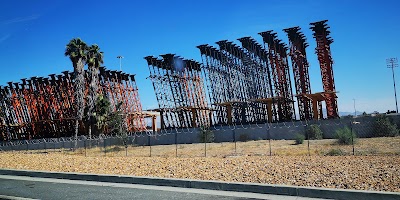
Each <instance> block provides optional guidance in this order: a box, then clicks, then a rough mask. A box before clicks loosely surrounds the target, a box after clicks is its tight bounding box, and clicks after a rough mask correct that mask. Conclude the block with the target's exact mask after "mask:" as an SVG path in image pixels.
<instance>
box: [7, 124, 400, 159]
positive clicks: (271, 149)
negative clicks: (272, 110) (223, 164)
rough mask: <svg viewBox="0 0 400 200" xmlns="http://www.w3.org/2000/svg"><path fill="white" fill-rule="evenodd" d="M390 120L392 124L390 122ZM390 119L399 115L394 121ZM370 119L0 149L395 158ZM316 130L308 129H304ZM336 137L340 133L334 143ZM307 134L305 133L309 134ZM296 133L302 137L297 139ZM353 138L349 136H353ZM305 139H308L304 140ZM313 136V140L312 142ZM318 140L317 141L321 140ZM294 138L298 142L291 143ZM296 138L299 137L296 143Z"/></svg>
mask: <svg viewBox="0 0 400 200" xmlns="http://www.w3.org/2000/svg"><path fill="white" fill-rule="evenodd" d="M393 119H395V120H393ZM393 119H392V121H396V119H399V117H397V116H396V117H394V118H393ZM374 123H375V118H374V117H360V118H356V119H353V118H351V119H338V120H324V121H308V122H304V121H303V122H302V121H297V122H295V121H293V122H288V123H271V124H252V125H240V126H220V127H218V126H213V127H210V129H209V130H202V129H199V128H197V129H195V128H191V129H189V128H188V129H174V130H172V129H170V130H162V131H159V132H154V133H153V132H136V133H131V134H128V135H127V136H126V137H122V136H106V135H100V136H94V137H93V138H91V139H89V138H87V137H86V136H79V137H78V138H76V139H75V138H74V137H69V138H66V137H62V138H45V139H36V140H22V141H10V142H3V143H0V150H1V151H14V152H15V151H19V152H30V153H63V154H73V155H84V156H139V157H143V156H161V157H201V156H207V157H228V156H260V155H278V156H281V155H400V145H398V144H400V137H399V136H397V137H372V136H374V135H373V131H374V129H373V124H374ZM311 127H313V129H316V130H317V134H320V136H315V134H316V133H315V130H314V131H310V128H311ZM337 133H343V134H345V135H344V136H343V137H342V140H347V141H344V142H347V143H348V144H345V145H344V144H339V142H338V139H337V138H336V137H337V136H336V135H337ZM310 134H311V135H310ZM301 135H302V136H301ZM353 135H354V137H353ZM307 138H310V140H307ZM313 138H315V139H313ZM322 138H323V139H322ZM296 139H297V141H298V143H301V144H297V145H296ZM302 139H305V140H304V141H302Z"/></svg>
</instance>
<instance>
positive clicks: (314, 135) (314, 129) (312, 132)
mask: <svg viewBox="0 0 400 200" xmlns="http://www.w3.org/2000/svg"><path fill="white" fill-rule="evenodd" d="M305 135H306V138H307V140H321V139H322V138H323V133H322V131H321V129H320V128H319V126H318V125H316V124H313V125H310V126H308V127H307V129H306V132H305Z"/></svg>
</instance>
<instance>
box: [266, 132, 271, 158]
mask: <svg viewBox="0 0 400 200" xmlns="http://www.w3.org/2000/svg"><path fill="white" fill-rule="evenodd" d="M267 134H268V143H269V156H272V148H271V133H270V127H269V126H268V129H267Z"/></svg>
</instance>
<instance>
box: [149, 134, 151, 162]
mask: <svg viewBox="0 0 400 200" xmlns="http://www.w3.org/2000/svg"><path fill="white" fill-rule="evenodd" d="M150 140H151V138H150V135H149V138H148V142H149V148H150V149H149V151H150V152H149V157H151V142H150Z"/></svg>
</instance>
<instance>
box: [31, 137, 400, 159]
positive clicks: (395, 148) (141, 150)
mask: <svg viewBox="0 0 400 200" xmlns="http://www.w3.org/2000/svg"><path fill="white" fill-rule="evenodd" d="M294 143H295V142H294V140H271V155H277V156H304V155H308V154H310V155H318V156H324V155H329V152H331V151H333V150H336V151H340V152H341V154H342V155H352V153H353V146H352V145H339V144H337V143H336V140H334V139H324V140H310V141H309V144H308V141H307V140H305V141H304V143H303V144H300V145H294ZM399 144H400V137H381V138H360V139H357V140H356V142H355V145H354V147H355V155H400V145H399ZM308 145H309V147H310V148H309V149H310V150H308ZM205 148H206V149H207V152H206V154H207V157H229V156H240V155H251V156H263V155H270V145H269V141H268V140H258V141H248V142H237V143H236V150H235V143H233V142H223V143H207V144H204V143H203V144H178V145H157V146H151V147H149V146H128V148H127V149H125V147H124V146H108V147H107V148H106V150H105V151H106V152H104V147H103V146H93V147H92V148H88V149H86V150H85V149H78V150H76V151H74V152H73V151H68V150H65V151H63V152H64V153H65V154H69V155H85V151H86V156H96V157H97V156H107V157H110V156H111V157H114V156H126V155H128V156H135V157H149V156H150V154H151V156H157V157H176V154H177V157H204V155H205ZM150 149H151V152H150ZM126 150H127V152H126ZM48 151H49V152H52V151H53V150H48ZM37 152H43V151H42V150H41V151H37Z"/></svg>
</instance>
